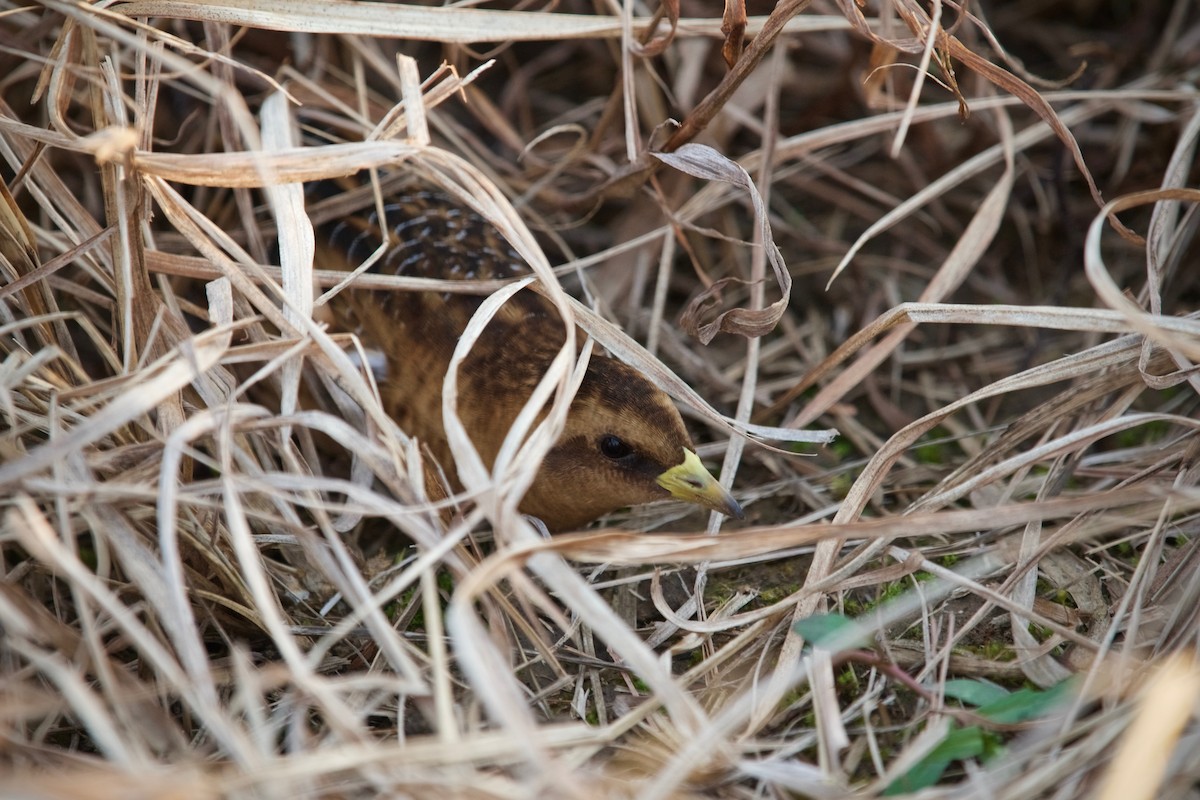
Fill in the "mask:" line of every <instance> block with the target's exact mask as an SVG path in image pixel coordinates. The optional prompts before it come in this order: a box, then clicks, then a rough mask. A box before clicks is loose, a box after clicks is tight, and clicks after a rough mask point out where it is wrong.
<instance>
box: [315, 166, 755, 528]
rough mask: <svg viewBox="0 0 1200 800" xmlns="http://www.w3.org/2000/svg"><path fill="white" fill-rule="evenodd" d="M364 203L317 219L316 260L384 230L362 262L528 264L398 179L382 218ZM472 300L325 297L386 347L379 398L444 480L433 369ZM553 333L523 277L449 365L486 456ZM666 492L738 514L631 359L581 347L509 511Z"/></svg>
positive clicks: (341, 262)
mask: <svg viewBox="0 0 1200 800" xmlns="http://www.w3.org/2000/svg"><path fill="white" fill-rule="evenodd" d="M368 205H369V207H368V208H366V209H364V210H362V211H360V212H357V213H355V214H354V215H352V216H349V217H345V218H343V219H341V220H339V221H336V222H334V223H331V224H330V225H326V226H324V227H323V228H322V229H321V231H320V232H319V233H318V236H317V239H318V250H317V266H318V267H319V268H325V269H329V268H336V269H353V268H354V267H356V266H358V265H359V264H361V263H363V262H364V261H365V260H366V259H367V258H368V257H369V256H370V255H371V254H372V253H373V252H374V251H375V250H376V249H377V248H378V247H379V244H380V242H381V241H382V237H383V236H384V235H385V233H384V232H386V236H387V237H388V241H389V244H390V247H389V249H388V250H387V251H386V253H385V255H384V256H383V257H382V258H380V259H379V261H378V262H377V263H376V264H374V265H373V266H372V267H371V271H372V272H376V273H380V274H391V275H406V276H412V277H427V278H440V279H460V280H474V279H502V278H512V277H519V276H522V275H527V274H529V269H528V267H527V266H526V265H525V264H524V263H523V262H522V260H521V259H520V257H519V256H518V255H517V254H516V252H514V250H513V249H512V247H511V246H509V244H508V243H507V242H506V241H505V240H504V239H503V238H502V237H501V236H500V234H499V233H498V232H497V231H496V229H495V228H494V227H493V226H492V225H491V224H489V223H488V222H486V221H485V220H484V219H483V218H482V217H480V216H479V215H478V214H476V213H475V212H473V211H471V210H470V209H467V208H464V207H463V206H461V205H460V204H458V203H457V202H455V201H453V200H451V199H450V198H449V197H448V196H446V195H444V194H442V193H440V192H437V191H433V190H429V189H426V188H420V187H416V188H414V187H413V186H411V185H410V186H409V187H407V188H406V189H402V190H397V191H396V192H394V193H392V194H390V195H389V201H388V203H387V205H386V207H385V219H384V224H382V225H380V224H379V218H378V214H377V213H376V212H375V211H374V210H373V204H369V201H368ZM481 302H482V298H480V297H477V296H472V295H465V294H442V293H435V292H382V291H371V290H355V289H348V290H346V291H344V292H343V293H342V294H341V295H340V296H339V297H338V298H337V299H335V300H334V301H333V303H332V309H333V313H334V316H335V318H336V322H337V325H338V326H339V327H340V328H341V329H343V330H347V331H351V332H354V333H356V334H358V336H359V337H360V338H361V339H362V341H363V343H364V345H365V346H366V347H368V348H371V349H375V350H378V351H379V352H381V353H382V354H383V355H384V356H386V362H387V363H386V367H385V369H384V372H383V374H382V375H379V376H378V378H379V385H380V393H381V396H382V399H383V402H384V406H385V409H386V410H387V411H388V413H389V414H391V415H392V416H393V418H394V419H395V420H396V421H397V423H398V424H399V425H400V427H401V428H402V429H403V430H405V431H406V432H407V433H409V434H410V435H412V436H415V437H416V438H417V439H418V440H420V441H421V442H423V443H424V444H425V445H426V446H427V447H428V448H429V451H430V452H431V453H432V455H433V456H434V458H436V459H437V461H438V463H439V464H440V465H441V466H442V468H443V470H444V472H445V474H446V475H447V476H448V477H449V478H450V480H451V481H452V482H453V481H454V480H455V477H456V472H455V469H454V460H453V453H452V452H451V450H450V445H449V443H448V442H447V440H446V434H445V431H444V429H443V427H442V410H441V389H442V381H443V379H444V377H445V375H446V370H447V367H448V364H449V361H450V357H451V354H452V353H453V351H454V347H455V345H456V343H457V341H458V338H459V336H460V335H461V333H462V331H463V329H464V328H465V327H466V324H467V322H468V320H469V319H470V317H471V315H472V314H473V313H474V312H475V311H476V310H477V309H478V307H479V305H480V303H481ZM580 338H581V339H582V336H580ZM564 339H565V331H564V329H563V325H562V320H561V317H560V316H559V314H558V312H557V310H556V309H555V308H554V307H553V305H552V304H551V303H550V302H549V301H548V300H546V299H545V298H543V297H541V296H540V295H538V294H537V293H535V292H533V291H531V290H528V289H526V290H522V291H520V292H518V293H517V294H516V295H515V296H514V297H513V298H512V299H511V300H509V301H508V302H507V303H505V305H504V306H503V307H502V308H501V310H500V311H499V313H498V314H497V315H496V317H495V318H494V319H493V320H492V322H491V323H490V324H489V325H488V327H487V328H486V329H485V331H484V333H483V335H482V336H481V337H480V339H479V341H478V342H477V343H476V344H475V346H474V348H473V349H472V350H471V353H470V355H469V357H468V358H467V359H466V361H464V363H463V365H462V366H461V368H460V370H459V375H458V382H459V404H458V407H459V412H460V417H461V418H462V421H463V425H464V426H465V428H466V430H467V433H468V435H469V436H470V437H471V440H472V441H473V442H474V444H475V446H476V448H478V450H479V453H480V455H481V456H482V458H483V459H484V462H485V463H486V464H487V465H489V466H491V464H492V463H493V461H494V460H495V458H496V455H497V453H498V451H499V449H500V445H501V443H502V442H503V440H504V437H505V436H506V434H507V433H508V429H509V427H510V426H511V424H512V422H513V420H514V419H515V418H516V415H517V414H518V412H519V411H520V409H521V407H522V405H523V404H524V403H525V402H526V400H528V398H529V396H530V393H531V392H532V390H533V388H534V386H535V385H536V384H537V383H538V381H539V380H540V379H541V377H542V376H543V374H544V373H545V370H546V369H547V367H548V365H549V364H550V361H551V360H552V359H553V358H554V356H555V354H556V353H557V352H558V350H559V349H560V348H561V347H562V344H563V342H564ZM455 488H458V487H457V486H456V487H455ZM670 497H676V498H678V499H681V500H685V501H688V502H692V503H697V504H700V505H702V506H705V507H707V508H711V509H715V510H717V511H721V512H723V513H726V514H732V515H736V516H738V517H740V516H741V515H742V511H741V508H740V507H739V506H738V504H737V502H736V501H734V499H733V498H732V497H731V496H730V495H729V494H728V493H727V492H726V491H725V490H724V489H723V488H721V486H720V484H718V483H717V482H716V480H714V479H713V478H712V476H711V475H710V474H709V473H708V472H707V471H706V470H705V469H704V468H703V467H702V466H701V465H700V462H699V459H697V458H696V456H695V454H694V447H693V445H692V443H691V440H690V438H689V437H688V434H687V431H686V430H685V428H684V426H683V421H682V420H681V419H680V416H679V412H678V411H677V410H676V408H675V406H674V404H673V403H672V402H671V400H670V398H669V397H667V395H666V394H664V393H663V392H662V391H660V390H659V389H658V388H657V387H655V386H654V385H653V384H652V383H650V381H649V380H647V379H646V378H645V376H643V375H642V374H641V373H640V372H638V371H637V370H635V369H633V368H632V367H630V366H628V365H626V364H624V363H622V362H620V361H617V360H615V359H612V358H606V357H603V356H598V355H593V356H592V359H591V362H590V364H589V365H588V369H587V374H586V377H585V378H584V380H583V383H582V385H581V386H580V388H579V391H578V392H577V394H576V395H575V398H574V401H573V402H572V404H571V408H570V411H569V414H568V417H567V422H566V427H565V429H564V431H563V433H562V435H561V436H560V437H559V439H558V441H557V442H556V443H555V445H554V447H553V448H552V449H551V450H550V452H549V453H548V455H547V456H546V458H545V460H544V461H543V463H542V465H541V469H540V470H539V472H538V474H537V477H536V479H535V481H534V483H533V484H532V486H531V487H530V489H529V491H528V492H527V493H526V495H525V497H524V498H523V500H522V502H521V504H520V506H519V507H520V510H521V511H523V512H524V513H526V514H531V515H533V516H536V517H539V518H541V519H542V521H543V522H545V523H546V526H547V527H548V528H549V529H550V530H552V531H563V530H569V529H572V528H577V527H579V526H581V525H584V524H586V523H587V522H590V521H592V520H594V519H596V518H597V517H599V516H601V515H603V514H606V513H608V512H610V511H614V510H616V509H618V508H621V507H623V506H628V505H634V504H638V503H646V502H651V501H654V500H664V499H668V498H670Z"/></svg>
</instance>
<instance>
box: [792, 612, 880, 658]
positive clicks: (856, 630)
mask: <svg viewBox="0 0 1200 800" xmlns="http://www.w3.org/2000/svg"><path fill="white" fill-rule="evenodd" d="M795 628H796V633H798V634H800V635H801V636H803V637H804V639H805V640H806V641H808V643H809V644H812V645H814V646H817V647H826V648H829V649H831V650H835V651H837V650H846V649H848V648H851V647H865V646H867V645H869V644H870V643H871V639H872V635H871V633H870V632H869V631H866V630H863V628H862V626H861V625H859V624H858V623H857V622H855V621H854V620H852V619H850V618H849V617H846V616H843V615H841V614H813V615H812V616H811V617H806V618H805V619H802V620H800V621H799V622H797V623H796V625H795Z"/></svg>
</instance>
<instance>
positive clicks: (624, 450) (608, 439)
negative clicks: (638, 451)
mask: <svg viewBox="0 0 1200 800" xmlns="http://www.w3.org/2000/svg"><path fill="white" fill-rule="evenodd" d="M600 452H601V453H602V454H603V455H604V457H605V458H611V459H613V460H614V461H616V460H617V459H621V458H624V457H625V456H627V455H629V454H630V453H632V452H633V448H632V447H630V446H629V445H627V444H625V442H623V441H621V438H620V437H618V436H613V435H612V434H611V433H609V434H605V435H604V436H602V437H601V438H600Z"/></svg>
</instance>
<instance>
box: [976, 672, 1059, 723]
mask: <svg viewBox="0 0 1200 800" xmlns="http://www.w3.org/2000/svg"><path fill="white" fill-rule="evenodd" d="M1074 691H1075V681H1074V680H1070V679H1068V680H1065V681H1063V682H1062V683H1058V684H1055V685H1054V686H1051V687H1050V688H1049V689H1046V690H1044V691H1043V690H1042V689H1020V690H1018V691H1015V692H1013V693H1012V694H1010V695H1008V696H1007V697H1005V698H1003V699H1001V700H996V701H994V702H991V703H987V704H986V705H982V706H980V707H979V708H978V709H977V713H979V714H980V715H981V716H984V717H987V718H988V719H990V720H993V721H995V722H1002V723H1004V724H1006V725H1012V724H1014V723H1017V722H1026V721H1028V720H1031V719H1037V718H1038V717H1044V716H1046V715H1047V714H1050V713H1052V712H1053V711H1054V710H1055V708H1056V707H1057V706H1059V705H1061V704H1062V703H1063V702H1064V701H1065V700H1067V699H1068V698H1070V697H1071V695H1072V694H1074Z"/></svg>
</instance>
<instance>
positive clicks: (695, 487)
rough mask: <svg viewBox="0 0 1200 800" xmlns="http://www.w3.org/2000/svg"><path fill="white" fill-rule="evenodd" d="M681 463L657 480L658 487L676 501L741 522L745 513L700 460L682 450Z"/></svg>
mask: <svg viewBox="0 0 1200 800" xmlns="http://www.w3.org/2000/svg"><path fill="white" fill-rule="evenodd" d="M683 454H684V455H683V461H682V462H680V463H679V464H676V465H675V466H673V467H671V468H670V469H669V470H667V471H666V472H664V473H663V474H661V475H659V476H658V485H659V486H661V487H662V488H664V489H666V490H667V491H668V492H670V494H671V496H672V497H674V498H675V499H676V500H682V501H684V502H686V503H695V504H696V505H700V506H704V507H705V508H709V509H712V510H713V511H719V512H720V513H722V514H725V515H726V516H729V517H734V518H736V519H745V518H746V512H745V511H743V510H742V506H741V504H740V503H738V501H737V500H735V499H734V498H733V495H731V494H730V493H729V492H728V491H726V489H725V487H724V486H722V485H721V484H720V483H719V482H718V481H717V479H716V478H714V477H713V476H712V473H710V472H709V471H708V470H707V469H705V468H704V465H703V464H701V463H700V457H699V456H697V455H696V454H695V453H694V452H692V451H691V450H688V449H687V448H684V451H683Z"/></svg>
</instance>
